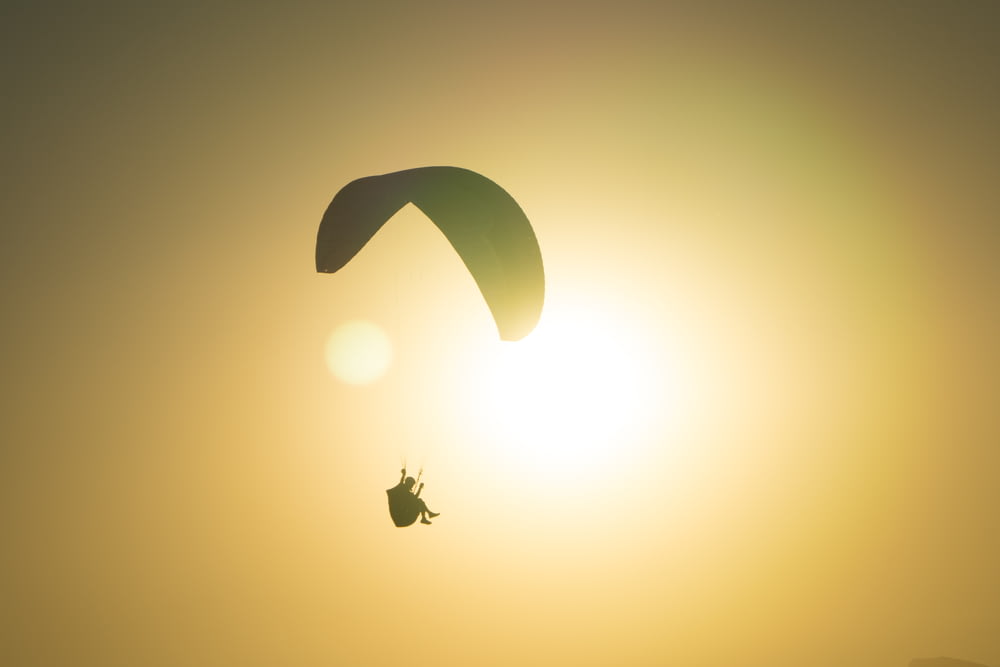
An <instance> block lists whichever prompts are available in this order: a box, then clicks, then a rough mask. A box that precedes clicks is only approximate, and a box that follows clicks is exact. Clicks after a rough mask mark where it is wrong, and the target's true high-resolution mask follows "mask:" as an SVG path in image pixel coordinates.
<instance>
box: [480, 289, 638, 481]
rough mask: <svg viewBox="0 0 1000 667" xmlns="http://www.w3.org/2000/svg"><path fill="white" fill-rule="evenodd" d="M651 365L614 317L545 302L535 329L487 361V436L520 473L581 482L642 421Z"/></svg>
mask: <svg viewBox="0 0 1000 667" xmlns="http://www.w3.org/2000/svg"><path fill="white" fill-rule="evenodd" d="M654 365H655V364H654V363H653V359H652V357H651V355H650V350H649V346H648V345H646V344H645V343H644V342H643V341H642V340H641V339H640V338H639V337H638V336H637V331H636V330H635V329H634V328H632V327H630V326H629V323H626V322H625V321H623V320H622V319H621V318H617V317H614V316H610V315H609V314H608V313H599V312H593V311H588V310H585V309H562V310H560V309H558V308H557V307H554V306H553V307H548V306H547V310H546V313H545V315H544V316H543V318H542V321H541V322H540V323H539V325H538V327H537V329H536V330H535V331H534V332H533V333H532V334H531V335H529V336H528V337H527V338H525V339H524V340H522V341H519V342H517V343H511V344H505V345H503V347H502V349H501V351H500V353H499V355H498V356H497V358H496V359H495V360H494V365H493V368H492V371H491V373H490V377H489V380H488V381H489V382H490V387H489V390H488V391H489V401H488V404H489V405H490V406H491V407H490V410H489V417H490V420H489V422H490V427H491V435H492V436H493V437H494V438H496V439H497V441H498V444H499V445H500V446H501V447H502V449H503V450H504V451H505V452H512V453H513V456H515V457H516V459H517V461H516V465H517V467H518V468H520V471H519V472H521V473H529V474H532V475H534V476H535V477H536V478H537V479H538V480H539V481H541V482H543V483H550V482H552V481H553V480H556V479H570V478H573V479H576V480H577V481H589V478H590V477H593V476H594V475H596V474H597V472H598V471H599V470H601V469H603V468H605V466H606V465H608V464H610V463H612V461H613V460H614V459H615V458H616V457H619V455H620V454H622V452H623V450H628V449H629V448H630V444H631V443H633V442H634V440H635V438H636V437H637V435H638V434H639V433H640V431H641V430H642V429H643V428H644V426H645V425H646V424H647V422H648V419H649V418H650V416H651V411H652V404H653V399H654V397H652V396H651V394H652V393H653V384H654V383H653V382H651V380H652V378H651V377H650V374H651V373H655V370H654V368H653V366H654ZM512 463H514V462H513V461H512ZM581 476H582V480H581Z"/></svg>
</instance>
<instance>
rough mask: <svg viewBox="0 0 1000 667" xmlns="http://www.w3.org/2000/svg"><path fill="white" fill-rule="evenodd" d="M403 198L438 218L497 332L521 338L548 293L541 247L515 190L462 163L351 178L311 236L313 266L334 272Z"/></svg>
mask: <svg viewBox="0 0 1000 667" xmlns="http://www.w3.org/2000/svg"><path fill="white" fill-rule="evenodd" d="M408 203H413V204H414V205H415V206H416V207H417V208H419V209H420V210H421V211H423V212H424V214H425V215H426V216H427V217H428V218H430V219H431V221H433V222H434V224H435V225H437V227H438V229H440V230H441V232H442V233H443V234H444V235H445V237H446V238H447V239H448V241H449V242H450V243H451V245H452V247H453V248H455V251H456V252H457V253H458V255H459V256H460V257H461V258H462V261H463V262H464V263H465V266H466V268H468V270H469V273H471V274H472V277H473V278H474V279H475V281H476V284H477V285H478V286H479V291H480V292H482V295H483V298H484V299H485V300H486V304H487V306H489V309H490V312H491V313H492V314H493V319H494V321H495V322H496V325H497V330H498V331H499V333H500V338H501V339H503V340H510V341H514V340H520V339H521V338H523V337H524V336H526V335H528V334H529V333H531V331H532V329H534V328H535V325H536V324H537V323H538V318H539V317H540V315H541V311H542V302H543V301H544V296H545V275H544V271H543V269H542V255H541V252H540V250H539V248H538V241H537V239H536V238H535V232H534V230H533V229H532V228H531V223H530V222H528V218H527V217H526V216H525V214H524V212H523V211H522V210H521V207H520V206H518V204H517V202H516V201H514V198H513V197H511V196H510V195H509V194H507V192H506V191H505V190H504V189H503V188H501V187H500V186H499V185H497V184H496V183H494V182H493V181H491V180H490V179H488V178H486V177H485V176H482V175H480V174H477V173H476V172H474V171H469V170H468V169H461V168H459V167H420V168H417V169H407V170H404V171H397V172H393V173H389V174H382V175H380V176H368V177H366V178H359V179H357V180H355V181H351V182H350V183H348V184H347V185H345V186H344V187H343V188H342V189H341V190H340V191H339V192H338V193H337V194H336V196H334V198H333V201H331V202H330V205H329V207H327V209H326V213H324V215H323V219H322V221H321V222H320V226H319V232H318V234H317V238H316V270H317V271H318V272H320V273H334V272H336V271H337V270H339V269H340V268H342V267H343V266H344V265H346V264H347V263H348V262H349V261H351V259H352V258H353V257H354V256H355V255H356V254H357V253H358V252H359V251H360V250H361V248H363V247H364V246H365V244H366V243H368V241H369V240H370V239H371V238H372V236H374V235H375V233H376V232H377V231H378V230H379V229H381V227H382V225H384V224H385V223H386V222H387V221H388V220H389V218H391V217H392V216H393V215H394V214H395V213H396V212H397V211H399V209H401V208H402V207H403V206H405V205H406V204H408Z"/></svg>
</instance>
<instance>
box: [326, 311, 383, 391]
mask: <svg viewBox="0 0 1000 667" xmlns="http://www.w3.org/2000/svg"><path fill="white" fill-rule="evenodd" d="M325 353H326V354H325V356H326V365H327V366H328V367H329V369H330V372H332V373H333V374H334V376H336V377H337V379H339V380H341V381H342V382H346V383H348V384H357V385H360V384H371V383H372V382H375V381H376V380H378V379H379V378H381V377H382V376H383V375H385V372H386V371H387V370H389V365H390V364H391V363H392V343H391V341H390V340H389V336H387V335H386V333H385V331H383V330H382V328H381V327H380V326H378V325H377V324H373V323H372V322H367V321H365V320H352V321H350V322H346V323H344V324H341V325H340V326H338V327H337V328H336V329H334V330H333V333H331V334H330V337H329V338H328V339H327V341H326V350H325Z"/></svg>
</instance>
